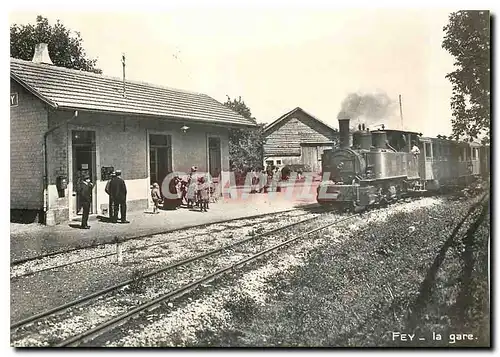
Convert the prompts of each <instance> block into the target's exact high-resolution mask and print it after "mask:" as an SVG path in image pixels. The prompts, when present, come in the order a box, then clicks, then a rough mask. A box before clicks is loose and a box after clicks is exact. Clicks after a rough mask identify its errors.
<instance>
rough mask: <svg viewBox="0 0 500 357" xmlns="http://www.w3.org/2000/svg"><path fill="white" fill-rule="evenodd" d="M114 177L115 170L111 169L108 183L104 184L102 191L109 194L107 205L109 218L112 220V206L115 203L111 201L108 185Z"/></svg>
mask: <svg viewBox="0 0 500 357" xmlns="http://www.w3.org/2000/svg"><path fill="white" fill-rule="evenodd" d="M115 177H116V172H114V171H113V172H112V173H111V174H110V179H109V181H108V183H107V184H106V188H105V190H104V191H106V193H107V194H108V196H109V206H108V207H109V219H110V220H113V217H114V214H113V212H114V207H113V206H114V205H115V203H114V202H113V198H112V197H111V191H110V190H109V188H110V185H111V181H113V179H114V178H115Z"/></svg>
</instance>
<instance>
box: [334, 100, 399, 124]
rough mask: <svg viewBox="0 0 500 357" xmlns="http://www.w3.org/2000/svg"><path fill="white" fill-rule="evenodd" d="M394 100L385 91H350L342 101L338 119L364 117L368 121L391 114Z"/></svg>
mask: <svg viewBox="0 0 500 357" xmlns="http://www.w3.org/2000/svg"><path fill="white" fill-rule="evenodd" d="M395 104H396V101H394V100H392V99H391V98H389V96H388V95H387V94H386V93H376V94H358V93H351V94H349V95H348V96H347V97H346V98H345V99H344V100H343V101H342V109H340V112H339V114H338V116H337V118H338V119H342V118H349V119H351V120H354V119H357V118H359V117H364V118H365V119H367V120H368V121H370V122H375V121H377V120H378V119H382V118H386V117H389V116H391V114H392V113H393V111H394V109H395Z"/></svg>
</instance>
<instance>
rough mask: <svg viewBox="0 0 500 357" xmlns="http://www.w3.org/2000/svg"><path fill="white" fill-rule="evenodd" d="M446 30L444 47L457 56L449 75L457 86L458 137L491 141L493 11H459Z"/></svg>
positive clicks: (453, 102)
mask: <svg viewBox="0 0 500 357" xmlns="http://www.w3.org/2000/svg"><path fill="white" fill-rule="evenodd" d="M443 30H444V31H445V37H444V40H443V43H442V47H443V48H444V49H445V50H447V51H448V52H450V54H451V55H452V56H453V57H455V63H454V64H455V67H456V70H455V71H453V72H451V73H448V74H447V75H446V78H448V79H449V80H450V82H451V83H452V85H453V95H452V97H451V109H452V111H453V118H452V120H451V122H452V128H453V137H454V138H455V139H462V138H466V139H469V141H473V140H474V139H476V138H478V137H480V136H481V137H482V140H483V143H489V140H490V14H489V11H457V12H453V13H451V14H450V16H449V23H448V25H446V26H445V27H444V28H443Z"/></svg>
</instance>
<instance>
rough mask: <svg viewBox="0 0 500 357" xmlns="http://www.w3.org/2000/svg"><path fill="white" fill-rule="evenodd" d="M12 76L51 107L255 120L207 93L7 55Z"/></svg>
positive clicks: (241, 121)
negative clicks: (124, 80) (124, 79)
mask: <svg viewBox="0 0 500 357" xmlns="http://www.w3.org/2000/svg"><path fill="white" fill-rule="evenodd" d="M10 73H11V77H13V78H14V79H15V80H16V81H18V82H19V83H20V84H21V85H23V86H24V87H25V88H26V89H28V90H29V91H31V92H32V93H33V94H34V95H36V96H37V97H39V98H40V99H42V100H44V101H45V102H47V103H48V104H49V105H51V106H53V107H54V108H60V109H79V110H92V111H104V112H113V113H127V114H137V115H145V116H149V115H151V116H157V117H165V118H179V119H183V120H193V121H199V122H206V123H223V124H231V125H244V126H255V124H254V123H253V122H251V121H250V120H248V119H246V118H244V117H242V116H241V115H239V114H238V113H236V112H234V111H232V110H231V109H229V108H226V107H225V106H224V105H223V104H222V103H219V102H218V101H216V100H215V99H213V98H211V97H209V96H208V95H206V94H201V93H194V92H187V91H182V90H178V89H171V88H166V87H161V86H157V85H153V84H148V83H141V82H135V81H128V80H127V81H126V82H125V93H126V94H125V98H124V97H123V81H122V80H121V79H119V78H113V77H107V76H103V75H100V74H95V73H90V72H85V71H79V70H73V69H67V68H63V67H57V66H52V65H47V64H38V63H33V62H30V61H24V60H19V59H14V58H11V59H10Z"/></svg>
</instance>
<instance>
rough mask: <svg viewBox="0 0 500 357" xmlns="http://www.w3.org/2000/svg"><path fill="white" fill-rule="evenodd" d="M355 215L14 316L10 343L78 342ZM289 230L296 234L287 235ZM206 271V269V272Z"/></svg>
mask: <svg viewBox="0 0 500 357" xmlns="http://www.w3.org/2000/svg"><path fill="white" fill-rule="evenodd" d="M356 216H358V214H353V215H349V216H346V215H339V214H332V213H327V214H324V215H321V216H320V218H322V225H321V226H319V227H318V222H316V220H317V218H319V217H312V218H308V219H305V220H301V221H299V222H295V223H292V224H289V225H286V226H282V227H279V228H276V229H274V230H272V231H270V232H266V233H265V234H258V235H253V236H250V237H248V238H245V239H242V240H239V241H237V242H233V243H231V244H229V245H226V246H223V247H220V248H217V249H214V250H211V251H209V252H206V253H203V254H200V255H197V256H194V257H191V258H188V259H185V260H183V261H179V262H176V263H174V264H171V265H169V266H166V267H163V268H161V269H157V270H155V271H152V272H149V273H147V274H144V275H143V276H141V277H139V278H138V279H131V280H128V281H125V282H122V283H120V284H117V285H114V286H112V287H109V288H107V289H104V290H101V291H99V292H96V293H93V294H90V295H88V296H85V297H83V298H80V299H77V300H75V301H72V302H70V303H67V304H64V305H61V306H59V307H57V308H54V309H51V310H49V311H46V312H43V313H40V314H37V315H34V316H32V317H30V318H27V319H24V320H22V321H18V322H17V323H14V324H12V325H11V342H12V344H13V345H14V346H16V347H21V346H33V345H42V346H43V345H45V346H47V345H49V346H57V347H64V346H76V345H80V344H81V343H84V342H86V341H88V340H91V339H93V338H95V337H97V336H99V335H100V334H102V333H104V332H106V331H109V330H110V329H113V328H115V327H116V326H119V325H121V324H122V323H124V322H126V321H127V319H130V318H132V317H134V316H136V315H137V314H139V313H140V312H142V311H144V310H149V309H153V308H154V307H156V306H158V304H161V303H162V302H164V301H168V300H172V299H175V298H177V297H179V296H181V295H183V294H185V293H187V292H189V291H191V290H192V289H194V288H196V287H198V286H200V285H201V284H204V283H207V282H209V281H211V280H213V279H215V278H217V277H219V276H221V275H223V274H224V273H226V272H228V271H231V270H233V269H235V268H238V267H240V266H243V265H245V264H248V263H250V262H252V261H254V260H256V259H258V258H259V257H261V256H263V255H266V254H268V253H270V252H273V251H276V250H278V249H280V248H282V247H284V246H287V245H289V244H291V243H293V242H295V241H297V240H299V239H303V238H305V237H308V236H310V235H311V234H314V233H316V232H318V231H320V230H322V229H325V228H328V227H331V226H334V225H335V224H339V223H341V222H344V221H346V220H349V219H351V218H353V217H356ZM298 231H301V232H300V233H297V232H298ZM292 233H297V234H295V235H294V236H293V237H291V238H290V237H289V236H290V235H291V234H292ZM207 271H211V272H210V273H208V274H207ZM141 286H142V287H141ZM166 287H168V288H166ZM104 311H105V312H106V313H104ZM110 311H111V313H109V312H110ZM108 313H109V314H108Z"/></svg>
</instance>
